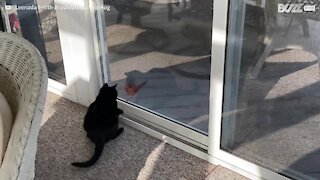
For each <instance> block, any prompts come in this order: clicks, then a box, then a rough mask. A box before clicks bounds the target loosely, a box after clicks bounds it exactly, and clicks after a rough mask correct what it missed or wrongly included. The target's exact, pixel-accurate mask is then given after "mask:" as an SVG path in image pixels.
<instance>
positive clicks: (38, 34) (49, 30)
mask: <svg viewBox="0 0 320 180" xmlns="http://www.w3.org/2000/svg"><path fill="white" fill-rule="evenodd" d="M7 4H10V5H14V6H15V5H16V6H24V7H30V8H31V7H46V8H39V9H38V10H37V9H35V8H33V9H30V8H29V9H28V10H27V9H26V10H22V8H21V9H18V10H15V8H14V6H13V8H12V9H11V10H8V14H9V20H10V25H11V30H12V32H14V33H16V34H20V35H22V36H23V37H25V38H26V39H28V40H29V41H30V42H31V43H32V44H34V46H36V47H37V48H38V50H39V51H40V53H41V54H42V56H43V57H44V59H45V61H46V64H47V67H48V71H49V77H50V78H52V79H54V80H56V81H59V82H61V83H64V84H66V78H65V71H64V65H63V59H62V52H61V46H60V38H59V32H58V25H57V16H56V11H55V10H54V8H53V7H54V1H53V0H37V1H34V0H24V1H13V0H12V1H10V0H7ZM50 7H52V8H50Z"/></svg>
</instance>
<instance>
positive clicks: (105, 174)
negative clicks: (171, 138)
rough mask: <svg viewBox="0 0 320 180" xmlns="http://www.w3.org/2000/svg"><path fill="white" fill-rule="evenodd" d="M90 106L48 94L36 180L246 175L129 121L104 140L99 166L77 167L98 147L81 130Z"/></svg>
mask: <svg viewBox="0 0 320 180" xmlns="http://www.w3.org/2000/svg"><path fill="white" fill-rule="evenodd" d="M85 111H86V108H85V107H83V106H81V105H77V104H75V103H72V102H70V101H68V100H66V99H63V98H60V97H59V96H56V95H54V94H52V93H49V94H48V98H47V104H46V108H45V114H44V122H43V125H42V127H41V131H40V135H39V143H38V153H37V160H36V180H56V179H57V180H64V179H67V180H73V179H83V180H87V179H88V180H100V179H101V180H114V179H115V180H116V179H119V180H124V179H157V180H158V179H159V180H160V179H174V180H179V179H181V180H182V179H183V180H185V179H190V180H197V179H199V180H200V179H206V178H207V179H221V180H222V179H223V180H225V179H245V178H244V177H242V176H240V175H238V174H236V173H234V172H232V171H230V170H227V169H224V168H222V167H220V166H214V165H212V164H209V163H207V162H206V161H203V160H201V159H199V158H197V157H195V156H192V155H190V154H188V153H185V152H183V151H181V150H180V149H177V148H175V147H173V146H170V145H168V144H164V143H163V142H161V141H159V140H157V139H155V138H152V137H150V136H148V135H146V134H144V133H142V132H140V131H137V130H135V129H132V128H130V127H127V126H124V129H125V131H124V133H123V134H121V135H120V136H119V137H118V138H117V139H116V140H114V141H111V142H109V143H108V144H106V145H105V148H104V152H103V154H102V156H101V158H100V159H99V161H98V162H97V163H96V165H94V166H93V167H90V168H86V169H81V168H76V167H73V166H71V165H70V163H71V162H74V161H82V160H87V159H89V158H90V157H91V155H92V153H93V149H94V147H93V144H92V143H91V142H90V141H89V140H88V139H87V138H86V136H85V133H84V131H83V129H82V122H83V116H84V114H85Z"/></svg>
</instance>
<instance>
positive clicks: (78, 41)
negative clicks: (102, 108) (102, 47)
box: [48, 0, 102, 106]
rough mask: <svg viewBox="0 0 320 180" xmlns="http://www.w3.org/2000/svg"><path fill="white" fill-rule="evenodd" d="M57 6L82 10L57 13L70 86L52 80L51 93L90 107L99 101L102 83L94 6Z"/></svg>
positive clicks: (61, 0) (63, 0) (60, 1)
mask: <svg viewBox="0 0 320 180" xmlns="http://www.w3.org/2000/svg"><path fill="white" fill-rule="evenodd" d="M55 4H56V5H58V6H65V7H74V6H76V7H79V8H81V10H79V9H78V10H56V14H57V23H58V27H59V36H60V44H61V50H62V56H63V63H64V68H65V76H66V85H65V84H62V83H59V82H57V81H55V80H53V79H49V83H48V90H49V91H50V92H53V93H55V94H58V95H60V96H62V97H65V98H67V99H69V100H71V101H73V102H76V103H79V104H81V105H84V106H89V105H90V103H91V102H93V101H94V100H95V97H96V95H97V94H98V92H99V87H100V86H101V82H102V79H101V78H100V77H102V76H101V74H99V72H101V71H100V70H99V66H100V63H99V59H100V58H99V54H98V53H99V51H98V50H97V47H98V44H97V33H96V31H97V29H96V25H95V15H94V13H95V11H94V8H93V5H94V4H93V2H92V1H87V0H77V1H73V2H72V1H67V0H55ZM65 17H68V18H65Z"/></svg>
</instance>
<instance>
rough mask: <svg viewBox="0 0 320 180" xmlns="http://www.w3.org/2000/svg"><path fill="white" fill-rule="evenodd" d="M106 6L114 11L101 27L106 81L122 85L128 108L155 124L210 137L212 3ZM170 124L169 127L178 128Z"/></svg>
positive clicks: (132, 0) (137, 0)
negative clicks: (106, 74)
mask: <svg viewBox="0 0 320 180" xmlns="http://www.w3.org/2000/svg"><path fill="white" fill-rule="evenodd" d="M104 3H105V4H104V5H105V6H109V7H110V8H109V9H108V10H106V11H105V12H104V13H105V27H103V30H104V32H105V37H106V44H107V46H106V49H107V52H108V54H107V58H108V70H107V71H108V80H109V82H112V83H117V84H118V86H117V88H118V91H119V98H120V101H121V102H122V103H123V104H125V107H124V108H126V109H127V108H129V107H132V108H135V109H140V110H141V111H144V112H146V113H151V114H153V115H155V116H157V117H158V118H159V119H158V120H156V121H161V122H163V121H167V122H170V123H171V124H172V122H174V123H173V124H179V125H182V127H185V128H186V129H190V131H192V132H193V131H195V132H198V133H199V134H202V135H203V136H206V135H207V133H208V121H209V92H210V88H209V87H210V71H211V69H210V63H211V39H212V38H211V33H212V31H211V29H212V16H213V14H212V13H213V11H212V7H213V1H212V0H183V1H170V0H169V1H147V0H146V1H145V0H127V1H117V0H106V1H104ZM133 114H136V115H137V112H134V113H133ZM142 114H143V113H142ZM139 115H141V114H139ZM142 116H144V115H142ZM149 120H150V119H149ZM147 121H148V120H147ZM153 123H155V124H158V122H153ZM164 124H165V123H164ZM170 126H171V125H169V126H168V127H166V128H169V129H170V128H171V129H173V130H174V128H173V127H172V126H171V127H170ZM174 131H178V130H174ZM178 133H179V132H178ZM189 135H190V134H186V135H185V136H189Z"/></svg>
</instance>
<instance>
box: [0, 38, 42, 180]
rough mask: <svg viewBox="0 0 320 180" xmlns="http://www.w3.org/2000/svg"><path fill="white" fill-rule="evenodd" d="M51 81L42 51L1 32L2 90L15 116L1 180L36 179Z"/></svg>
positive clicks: (0, 79) (0, 62) (0, 83)
mask: <svg viewBox="0 0 320 180" xmlns="http://www.w3.org/2000/svg"><path fill="white" fill-rule="evenodd" d="M47 82H48V75H47V69H46V66H45V64H44V60H43V58H42V56H41V55H40V53H39V52H38V50H37V49H36V48H35V47H34V46H33V45H32V44H31V43H30V42H28V41H27V40H25V39H23V38H22V37H18V36H16V35H14V34H8V33H3V32H0V92H1V93H2V94H3V95H4V96H5V98H6V99H7V101H8V103H9V105H10V108H11V110H12V113H13V116H14V124H13V126H12V130H11V135H10V139H9V142H8V146H7V149H6V152H5V155H4V158H3V162H2V165H1V168H0V179H1V180H7V179H10V180H11V179H21V180H24V179H33V178H34V169H35V157H36V150H37V137H38V134H39V129H40V125H41V120H42V114H43V109H44V104H45V99H46V94H47Z"/></svg>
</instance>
